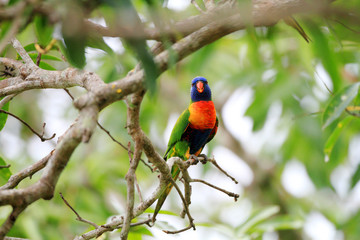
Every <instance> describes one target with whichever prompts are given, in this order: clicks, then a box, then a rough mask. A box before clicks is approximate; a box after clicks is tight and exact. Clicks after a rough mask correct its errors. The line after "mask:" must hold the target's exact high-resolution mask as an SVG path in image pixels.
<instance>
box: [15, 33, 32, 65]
mask: <svg viewBox="0 0 360 240" xmlns="http://www.w3.org/2000/svg"><path fill="white" fill-rule="evenodd" d="M11 43H12V45H13V47H14V48H15V50H16V51H17V53H18V54H19V55H20V57H21V58H22V59H23V60H24V62H25V63H26V64H28V65H30V66H36V65H35V63H34V62H33V60H32V59H31V57H30V56H29V54H28V53H27V52H26V50H25V48H24V47H23V46H22V45H21V43H20V42H19V40H17V39H16V38H13V39H12V40H11Z"/></svg>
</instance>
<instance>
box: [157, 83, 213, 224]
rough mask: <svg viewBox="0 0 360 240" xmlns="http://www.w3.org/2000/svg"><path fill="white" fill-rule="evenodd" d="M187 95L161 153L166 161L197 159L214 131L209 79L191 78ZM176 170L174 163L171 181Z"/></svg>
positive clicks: (168, 189)
mask: <svg viewBox="0 0 360 240" xmlns="http://www.w3.org/2000/svg"><path fill="white" fill-rule="evenodd" d="M190 95H191V101H190V105H189V107H188V108H187V109H186V110H185V111H184V112H183V113H182V114H181V115H180V117H179V118H178V120H177V121H176V124H175V126H174V128H173V130H172V132H171V135H170V139H169V143H168V146H167V149H166V152H165V155H164V159H165V160H167V159H168V158H171V157H175V156H176V157H180V158H181V159H183V160H187V159H189V158H191V157H193V158H196V157H197V156H198V155H199V154H200V153H201V151H202V149H203V148H204V146H205V144H206V143H208V142H209V141H211V139H213V138H214V136H215V134H216V132H217V128H218V118H217V117H216V110H215V106H214V103H213V102H212V101H211V90H210V87H209V85H208V81H207V80H206V79H205V78H203V77H196V78H194V79H193V80H192V82H191V91H190ZM179 173H180V169H179V167H178V166H177V165H174V166H173V167H172V169H171V175H172V177H173V179H174V180H176V179H177V177H178V176H179ZM172 187H173V185H172V184H171V183H169V184H168V185H167V187H166V189H165V190H164V192H163V193H162V194H161V195H160V197H159V199H158V202H157V204H156V208H155V212H154V216H153V219H154V220H155V217H156V215H157V214H158V212H159V211H160V208H161V206H162V205H163V203H164V202H165V199H166V197H167V195H168V194H169V193H170V191H171V189H172Z"/></svg>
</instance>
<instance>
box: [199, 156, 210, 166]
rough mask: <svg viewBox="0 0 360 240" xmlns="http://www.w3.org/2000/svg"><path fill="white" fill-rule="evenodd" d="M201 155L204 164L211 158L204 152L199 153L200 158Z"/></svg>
mask: <svg viewBox="0 0 360 240" xmlns="http://www.w3.org/2000/svg"><path fill="white" fill-rule="evenodd" d="M200 157H202V158H203V159H202V160H200V162H201V163H202V164H205V163H207V162H208V160H209V158H208V157H207V156H206V154H203V153H202V154H199V156H198V158H200Z"/></svg>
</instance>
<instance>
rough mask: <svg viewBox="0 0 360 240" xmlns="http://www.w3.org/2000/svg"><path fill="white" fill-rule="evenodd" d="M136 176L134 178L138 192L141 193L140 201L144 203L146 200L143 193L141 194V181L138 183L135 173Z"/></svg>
mask: <svg viewBox="0 0 360 240" xmlns="http://www.w3.org/2000/svg"><path fill="white" fill-rule="evenodd" d="M134 177H135V178H134V180H135V186H136V190H137V192H138V194H139V199H140V203H142V202H144V199H143V197H142V194H141V190H140V186H139V183H138V180H137V177H136V174H135V176H134Z"/></svg>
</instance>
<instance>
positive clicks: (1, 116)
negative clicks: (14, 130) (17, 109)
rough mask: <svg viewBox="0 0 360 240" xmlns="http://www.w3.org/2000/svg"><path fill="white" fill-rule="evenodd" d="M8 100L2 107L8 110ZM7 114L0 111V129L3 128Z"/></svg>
mask: <svg viewBox="0 0 360 240" xmlns="http://www.w3.org/2000/svg"><path fill="white" fill-rule="evenodd" d="M9 104H10V102H7V103H6V104H5V105H4V106H3V107H2V109H3V110H5V111H8V110H9ZM7 118H8V115H7V114H6V113H0V131H1V130H2V129H3V128H4V126H5V123H6V120H7Z"/></svg>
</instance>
